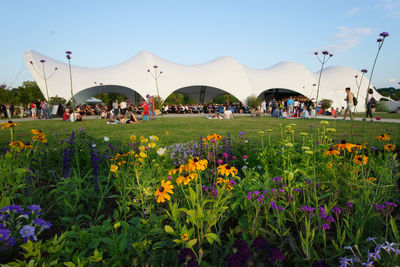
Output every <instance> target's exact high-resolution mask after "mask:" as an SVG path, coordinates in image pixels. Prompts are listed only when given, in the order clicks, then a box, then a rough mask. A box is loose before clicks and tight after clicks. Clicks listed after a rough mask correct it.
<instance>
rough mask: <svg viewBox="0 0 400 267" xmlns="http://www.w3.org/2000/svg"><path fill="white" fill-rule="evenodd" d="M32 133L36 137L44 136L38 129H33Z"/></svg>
mask: <svg viewBox="0 0 400 267" xmlns="http://www.w3.org/2000/svg"><path fill="white" fill-rule="evenodd" d="M31 133H32V134H34V135H40V134H42V131H38V130H36V129H32V130H31Z"/></svg>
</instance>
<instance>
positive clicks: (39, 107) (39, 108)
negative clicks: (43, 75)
mask: <svg viewBox="0 0 400 267" xmlns="http://www.w3.org/2000/svg"><path fill="white" fill-rule="evenodd" d="M35 105H36V113H37V118H38V119H39V120H40V119H41V116H42V103H41V102H40V99H39V98H38V100H37V101H36V103H35Z"/></svg>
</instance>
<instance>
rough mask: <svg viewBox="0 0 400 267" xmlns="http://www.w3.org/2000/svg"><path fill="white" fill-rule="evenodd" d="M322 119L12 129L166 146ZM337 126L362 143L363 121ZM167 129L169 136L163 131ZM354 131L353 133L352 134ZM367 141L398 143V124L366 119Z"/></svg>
mask: <svg viewBox="0 0 400 267" xmlns="http://www.w3.org/2000/svg"><path fill="white" fill-rule="evenodd" d="M320 121H321V120H314V119H310V120H285V119H279V118H271V117H264V118H259V119H253V118H249V117H238V118H236V119H235V120H206V119H204V118H199V117H182V118H164V119H161V118H158V119H156V120H153V121H148V122H140V123H139V124H123V125H120V124H117V125H115V124H107V123H106V120H100V119H92V120H85V121H83V122H76V123H70V122H63V121H60V120H52V121H48V120H41V121H26V122H20V123H19V125H18V127H15V128H14V133H15V139H16V140H21V141H29V140H30V139H31V136H32V135H31V133H30V130H31V129H38V130H42V131H43V132H45V133H46V134H47V135H48V139H50V140H51V139H52V138H56V136H58V137H57V140H59V139H60V138H59V135H63V134H65V133H66V132H70V131H71V130H76V129H78V128H81V129H84V130H85V131H86V132H87V133H88V134H89V135H90V136H92V137H93V138H94V139H95V140H98V141H102V140H103V139H104V137H105V136H107V137H109V138H110V142H113V143H114V142H122V143H128V142H129V136H131V135H137V136H140V135H143V136H149V135H153V134H154V135H157V136H159V137H162V142H163V143H164V144H166V145H168V144H173V143H180V142H187V141H191V140H198V138H199V136H200V135H203V136H206V135H208V134H211V133H214V132H215V133H218V134H222V135H224V136H225V135H226V134H227V133H228V132H229V133H230V134H231V135H232V136H233V135H237V134H238V133H239V132H246V136H247V137H248V138H249V139H250V140H252V139H253V140H255V139H258V138H259V134H258V132H259V131H265V136H267V135H268V134H269V133H267V131H266V130H268V129H272V132H271V140H272V141H276V140H278V139H279V138H280V137H281V135H280V127H283V128H284V127H285V126H286V125H289V124H293V123H294V124H296V127H295V130H296V132H297V133H298V134H297V135H296V136H297V138H299V139H300V138H301V136H300V132H311V131H312V128H313V127H315V126H317V127H322V125H320ZM327 127H331V128H335V129H336V133H334V137H335V138H337V139H338V140H341V139H346V140H347V141H348V142H354V143H357V142H362V136H363V131H364V122H361V121H354V122H353V123H352V122H351V121H341V120H330V121H329V126H327ZM167 131H168V135H166V134H165V133H166V132H167ZM352 131H353V135H352ZM366 132H367V135H366V139H365V140H366V141H367V142H368V143H372V142H374V141H376V140H375V138H374V137H375V136H376V135H380V134H383V133H386V132H389V133H391V134H392V140H393V142H394V143H397V144H399V143H400V134H399V132H400V124H397V123H383V122H372V123H371V122H367V123H366ZM9 140H10V133H9V131H8V129H5V130H3V131H1V132H0V144H2V145H5V144H7V142H9Z"/></svg>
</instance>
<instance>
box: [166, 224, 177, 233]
mask: <svg viewBox="0 0 400 267" xmlns="http://www.w3.org/2000/svg"><path fill="white" fill-rule="evenodd" d="M164 230H165V232H167V233H168V234H174V233H175V231H174V229H173V228H172V227H171V226H169V225H166V226H164Z"/></svg>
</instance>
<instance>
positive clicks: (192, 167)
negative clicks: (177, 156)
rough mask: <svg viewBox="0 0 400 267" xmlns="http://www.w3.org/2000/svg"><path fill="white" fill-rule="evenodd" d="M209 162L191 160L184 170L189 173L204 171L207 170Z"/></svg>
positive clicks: (196, 158) (196, 159)
mask: <svg viewBox="0 0 400 267" xmlns="http://www.w3.org/2000/svg"><path fill="white" fill-rule="evenodd" d="M207 164H208V162H207V160H206V159H199V158H198V157H195V158H193V159H189V162H188V163H187V164H186V165H184V166H183V169H184V170H185V171H187V172H194V171H204V170H205V169H206V168H207Z"/></svg>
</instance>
